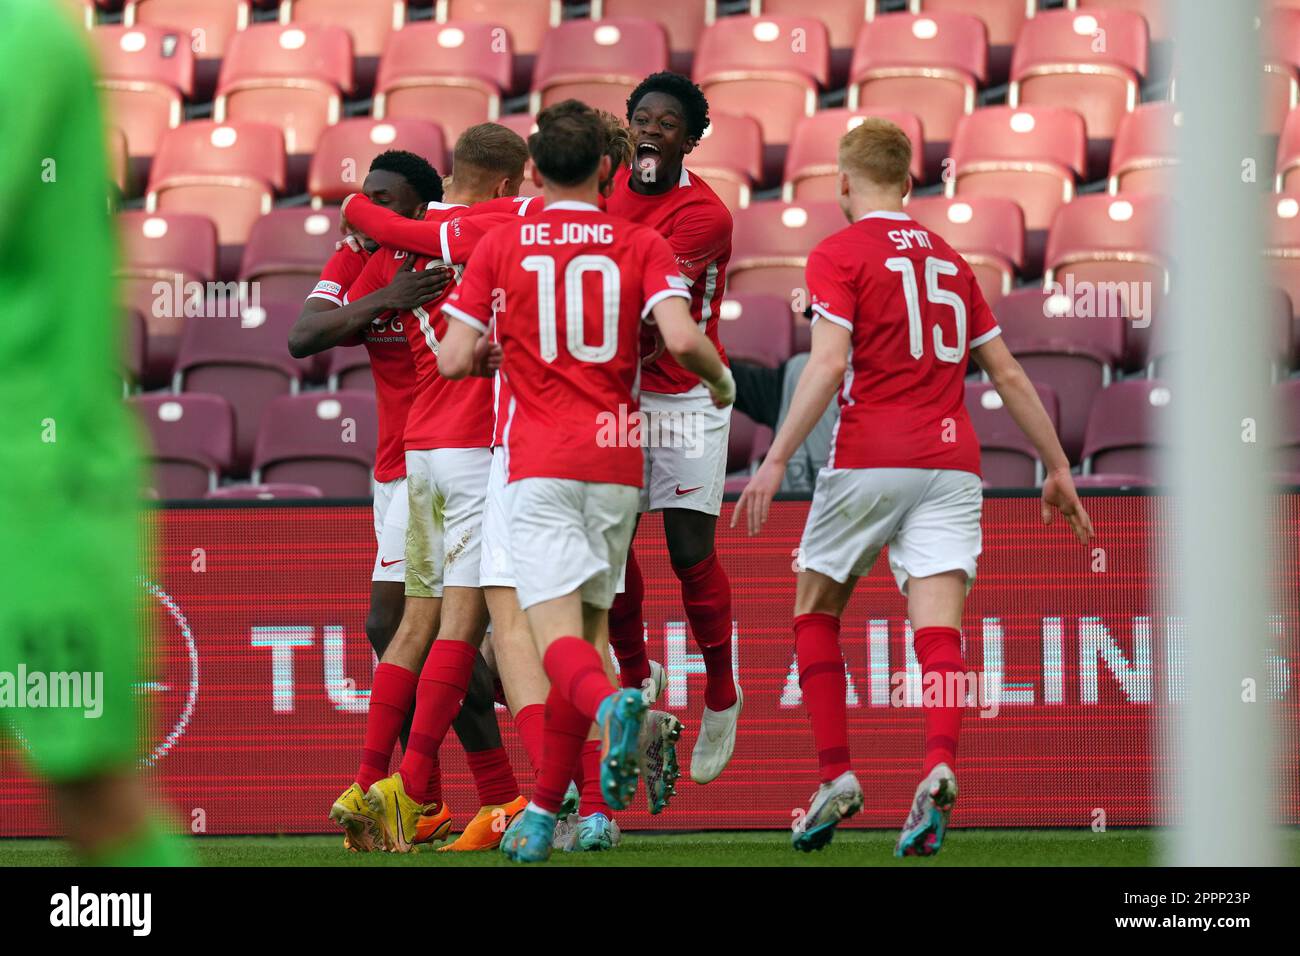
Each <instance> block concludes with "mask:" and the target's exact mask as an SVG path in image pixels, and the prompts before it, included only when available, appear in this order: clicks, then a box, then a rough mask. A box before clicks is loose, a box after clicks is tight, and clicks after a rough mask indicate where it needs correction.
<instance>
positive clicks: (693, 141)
mask: <svg viewBox="0 0 1300 956" xmlns="http://www.w3.org/2000/svg"><path fill="white" fill-rule="evenodd" d="M699 145H700V140H699V137H697V136H688V137H687V138H686V141H685V142H683V143H682V155H683V156H685V155H687V154H688V153H689V152H690V151H691V150H693V149H694V148H695V147H696V146H699Z"/></svg>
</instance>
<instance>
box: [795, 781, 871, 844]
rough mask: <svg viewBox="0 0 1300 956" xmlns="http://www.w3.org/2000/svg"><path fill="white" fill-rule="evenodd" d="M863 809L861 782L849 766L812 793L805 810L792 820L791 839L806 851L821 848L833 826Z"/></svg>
mask: <svg viewBox="0 0 1300 956" xmlns="http://www.w3.org/2000/svg"><path fill="white" fill-rule="evenodd" d="M861 809H862V786H861V785H860V784H859V783H858V778H857V777H855V776H854V775H853V771H852V770H846V771H844V772H843V773H842V774H840V775H839V776H838V777H836V778H835V779H834V780H832V781H831V782H830V783H823V784H822V785H821V786H820V787H818V788H817V792H816V793H814V794H813V795H812V800H811V802H810V804H809V806H808V812H807V813H805V814H804V815H803V816H801V817H800V818H799V819H798V820H795V821H794V825H793V826H792V827H791V829H792V830H793V831H794V838H793V840H792V841H791V842H792V843H793V844H794V848H795V849H796V850H803V851H804V852H805V853H808V852H811V851H812V850H820V849H821V848H822V847H824V846H825V845H826V844H828V843H830V842H831V838H832V837H833V836H835V827H836V826H838V825H839V822H840V821H841V820H847V819H848V818H849V817H851V816H853V814H855V813H857V812H858V811H859V810H861Z"/></svg>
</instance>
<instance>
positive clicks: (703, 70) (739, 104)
mask: <svg viewBox="0 0 1300 956" xmlns="http://www.w3.org/2000/svg"><path fill="white" fill-rule="evenodd" d="M829 74H830V46H829V42H828V40H827V38H826V28H825V27H824V26H822V24H821V22H820V21H818V20H813V19H810V18H808V17H806V16H805V17H753V16H739V17H722V18H721V19H719V20H718V21H717V22H715V23H714V24H712V25H711V26H709V27H708V28H707V29H706V30H705V31H704V35H703V36H702V37H701V38H700V48H699V51H698V52H697V53H696V56H695V70H694V78H695V82H696V83H698V84H699V85H700V86H701V87H702V88H703V90H704V92H705V95H706V96H708V98H709V108H710V109H711V110H714V109H716V110H718V111H719V112H723V113H733V114H736V115H738V116H752V117H754V119H756V120H758V124H759V126H761V127H762V129H763V141H764V142H765V143H767V144H768V145H769V146H770V145H772V144H781V145H784V144H786V143H788V142H790V136H791V134H792V133H793V132H794V124H795V122H796V121H798V119H799V117H801V116H811V115H812V114H813V113H815V112H816V110H817V91H818V89H819V88H821V87H825V86H826V84H827V82H828V78H829Z"/></svg>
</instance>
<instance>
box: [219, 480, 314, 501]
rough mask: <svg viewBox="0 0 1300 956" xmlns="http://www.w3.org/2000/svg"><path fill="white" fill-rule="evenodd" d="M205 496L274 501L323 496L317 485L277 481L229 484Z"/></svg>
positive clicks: (232, 499) (235, 499)
mask: <svg viewBox="0 0 1300 956" xmlns="http://www.w3.org/2000/svg"><path fill="white" fill-rule="evenodd" d="M203 497H204V498H206V499H208V500H210V501H274V500H275V499H277V498H323V497H325V496H324V494H323V493H322V492H321V490H320V489H319V488H317V487H316V486H315V485H291V484H288V483H286V482H275V483H273V484H265V485H228V486H227V487H225V488H217V489H216V490H215V491H209V492H208V493H207V494H206V495H204V496H203Z"/></svg>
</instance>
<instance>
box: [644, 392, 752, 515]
mask: <svg viewBox="0 0 1300 956" xmlns="http://www.w3.org/2000/svg"><path fill="white" fill-rule="evenodd" d="M641 412H642V414H643V415H644V424H643V426H642V441H643V447H644V450H645V475H644V481H643V482H642V488H641V501H640V508H639V510H641V511H660V510H662V509H664V508H685V509H687V510H689V511H703V512H705V513H706V514H711V515H717V514H720V513H721V511H722V487H723V484H724V482H725V481H726V479H727V437H728V436H729V435H730V434H731V409H730V408H718V407H717V406H715V405H714V404H713V400H712V399H711V398H709V390H708V389H707V388H705V387H704V386H703V385H698V386H696V387H695V388H693V389H691V390H690V391H689V392H683V393H681V394H680V395H664V394H661V393H658V392H642V393H641Z"/></svg>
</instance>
